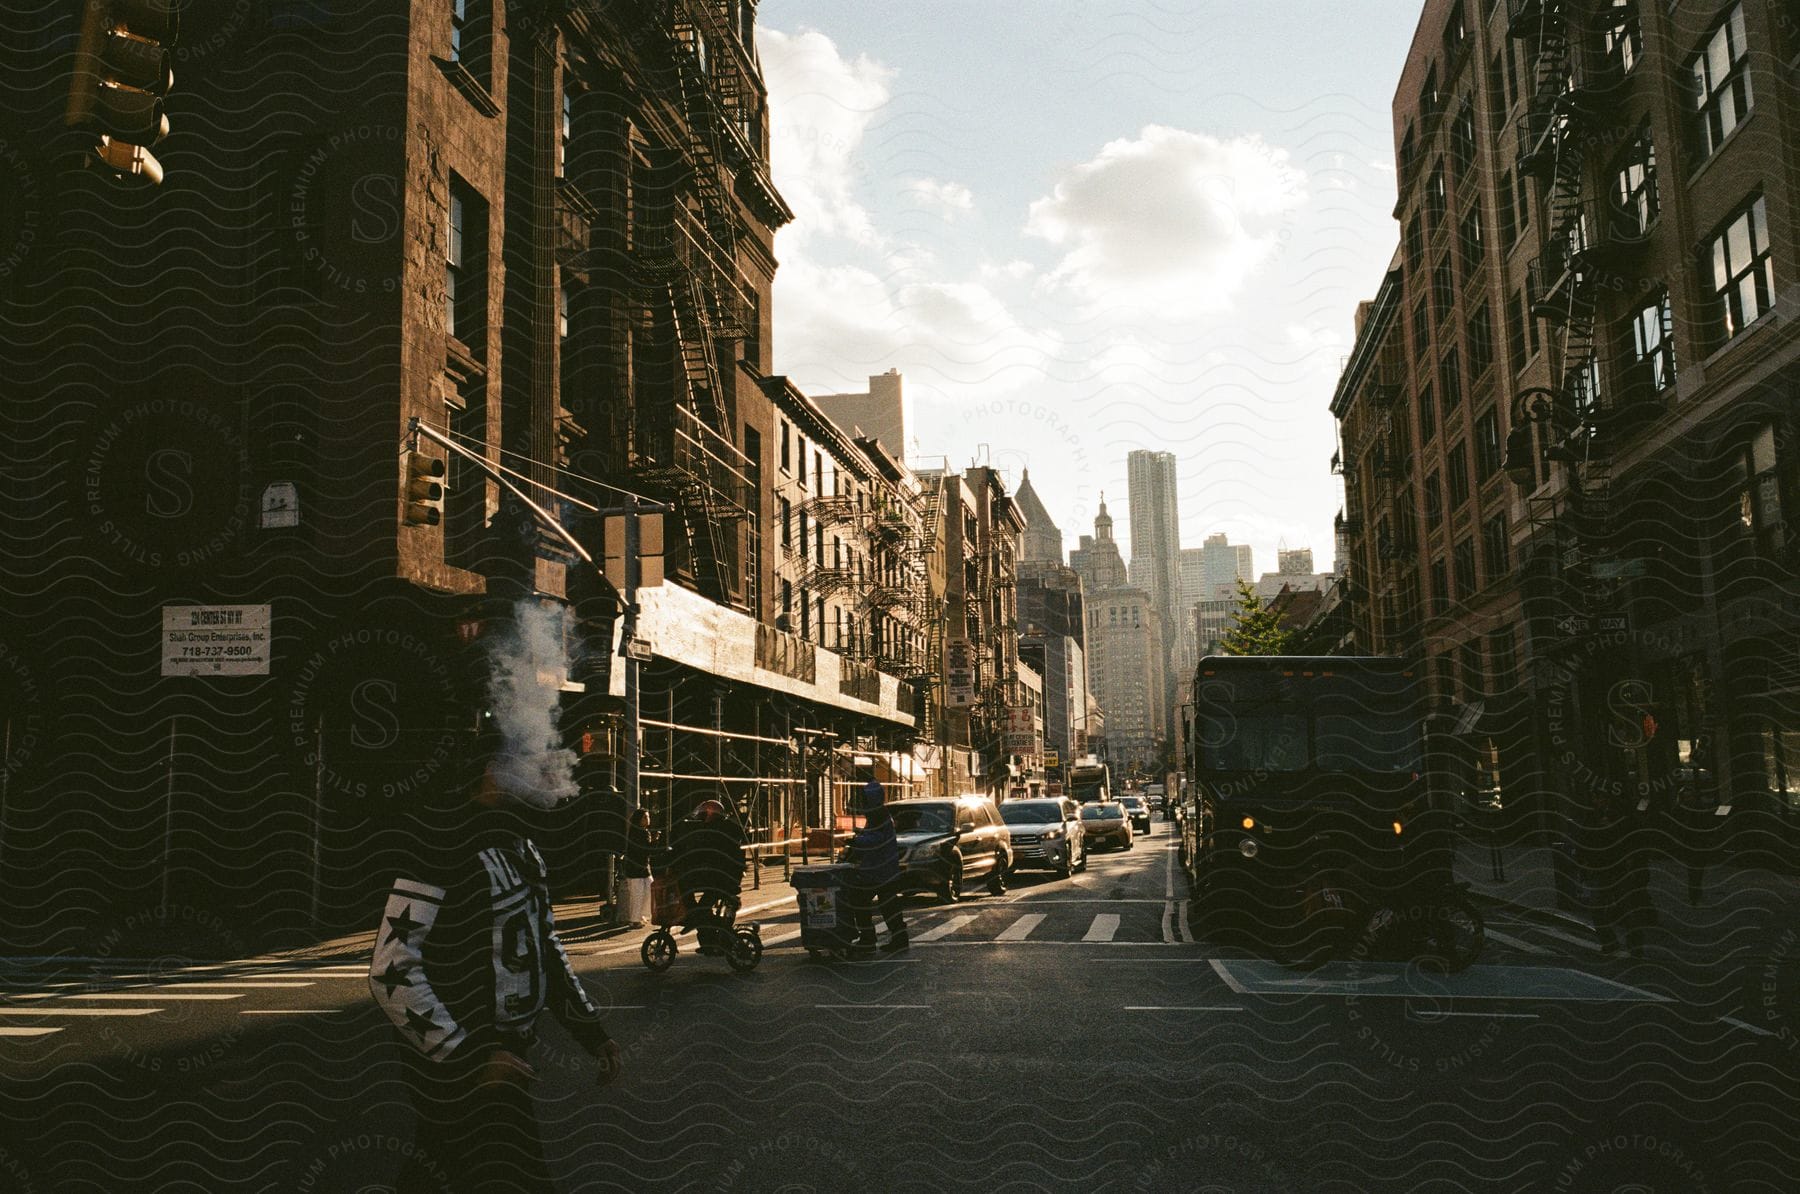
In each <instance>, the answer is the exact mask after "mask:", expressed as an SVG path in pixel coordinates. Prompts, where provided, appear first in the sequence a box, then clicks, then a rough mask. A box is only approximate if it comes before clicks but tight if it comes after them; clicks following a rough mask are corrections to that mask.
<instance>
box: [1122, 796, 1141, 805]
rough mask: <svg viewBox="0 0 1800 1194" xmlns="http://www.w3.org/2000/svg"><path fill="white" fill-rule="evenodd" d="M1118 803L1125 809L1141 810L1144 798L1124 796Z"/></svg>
mask: <svg viewBox="0 0 1800 1194" xmlns="http://www.w3.org/2000/svg"><path fill="white" fill-rule="evenodd" d="M1119 803H1120V804H1122V805H1124V806H1125V807H1126V808H1142V807H1143V806H1144V798H1143V797H1142V796H1125V797H1121V798H1120V800H1119Z"/></svg>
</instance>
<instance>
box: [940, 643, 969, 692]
mask: <svg viewBox="0 0 1800 1194" xmlns="http://www.w3.org/2000/svg"><path fill="white" fill-rule="evenodd" d="M944 703H945V704H946V705H949V706H950V707H951V708H953V709H965V708H967V707H969V706H970V705H973V704H974V703H975V658H974V654H973V652H972V650H971V648H970V645H969V640H968V639H966V638H953V639H951V640H950V641H949V642H948V643H946V644H945V645H944Z"/></svg>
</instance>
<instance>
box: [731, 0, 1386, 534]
mask: <svg viewBox="0 0 1800 1194" xmlns="http://www.w3.org/2000/svg"><path fill="white" fill-rule="evenodd" d="M760 11H761V18H760V22H761V29H762V33H761V41H760V52H761V54H762V58H763V66H764V71H765V74H766V75H767V77H768V82H769V87H770V92H771V98H772V106H773V112H772V115H771V129H772V136H773V141H774V172H775V178H776V182H777V185H778V186H780V187H781V188H782V190H783V193H784V194H785V195H786V196H787V197H788V199H789V202H790V203H791V204H792V205H793V206H794V207H795V209H796V211H797V212H798V214H799V219H798V220H796V222H795V224H794V225H792V226H790V227H789V228H788V229H784V230H783V231H782V233H781V234H780V235H779V238H778V239H777V242H776V251H777V255H778V256H779V257H780V259H781V262H782V267H781V271H780V273H779V274H778V275H777V279H776V295H775V347H774V351H775V368H776V370H777V371H779V372H783V373H787V374H788V375H790V376H791V377H792V378H793V379H794V381H795V382H796V383H797V384H798V385H800V387H801V388H802V389H804V390H807V391H808V392H813V393H818V392H831V391H836V390H845V389H860V388H863V386H864V384H865V379H866V378H867V376H868V375H869V374H872V373H880V372H884V371H886V370H887V369H889V368H891V367H897V368H899V369H900V371H901V372H902V373H903V374H904V375H905V377H906V391H907V396H908V406H909V411H908V417H909V427H908V436H909V439H910V441H911V442H909V443H908V444H907V445H906V450H907V454H908V456H909V458H911V459H913V460H914V461H915V462H917V463H928V462H935V461H936V460H939V459H942V458H944V457H946V456H947V457H948V458H949V462H950V463H951V464H952V465H953V466H956V467H961V466H964V465H967V464H970V463H973V462H975V461H977V460H983V461H985V462H988V463H993V464H995V465H997V466H998V467H1000V468H1002V469H1003V470H1005V471H1006V472H1007V473H1008V474H1009V480H1010V482H1011V483H1012V484H1013V485H1015V486H1016V485H1017V482H1018V479H1019V476H1020V475H1021V472H1022V470H1024V469H1025V468H1030V470H1031V478H1032V483H1033V485H1034V487H1036V488H1037V489H1038V491H1039V493H1040V494H1041V495H1042V496H1043V498H1044V500H1045V503H1046V505H1047V506H1048V507H1049V508H1050V511H1051V513H1052V514H1053V515H1054V516H1055V517H1056V519H1057V521H1058V523H1059V524H1060V525H1061V527H1062V530H1063V532H1064V537H1065V539H1066V540H1067V542H1068V543H1069V544H1070V545H1072V544H1073V543H1074V541H1075V537H1076V536H1077V535H1078V534H1080V533H1081V532H1083V531H1088V530H1091V523H1092V520H1093V517H1094V514H1095V511H1096V509H1097V504H1098V500H1099V497H1100V495H1101V493H1102V492H1104V493H1105V494H1106V495H1107V505H1108V508H1109V510H1110V511H1111V513H1112V514H1113V515H1114V517H1115V518H1116V519H1118V520H1119V522H1120V523H1121V526H1120V529H1119V537H1120V539H1122V540H1125V541H1126V542H1129V537H1128V534H1127V533H1126V528H1125V526H1124V525H1123V524H1125V523H1127V522H1128V520H1129V517H1130V512H1129V508H1128V505H1127V503H1126V501H1125V495H1126V486H1125V457H1126V453H1127V452H1129V451H1130V450H1131V449H1133V448H1157V449H1164V450H1169V451H1173V452H1175V453H1176V455H1177V457H1178V458H1179V460H1180V485H1181V505H1182V542H1183V544H1184V545H1198V544H1199V543H1200V541H1201V539H1202V538H1203V537H1204V536H1205V535H1206V534H1208V533H1210V532H1212V531H1216V530H1222V531H1225V532H1227V533H1228V534H1229V535H1230V536H1231V538H1232V541H1233V542H1248V543H1250V544H1251V545H1252V546H1253V547H1254V548H1255V549H1256V556H1257V567H1258V568H1259V569H1260V570H1272V569H1273V567H1274V551H1275V547H1276V545H1277V543H1278V542H1286V543H1287V544H1288V545H1289V546H1311V547H1312V548H1313V549H1314V554H1315V557H1316V559H1317V561H1318V565H1319V566H1320V567H1324V566H1325V565H1326V564H1327V562H1328V561H1329V559H1330V557H1331V554H1332V551H1331V519H1332V515H1333V514H1334V513H1335V512H1336V510H1337V509H1338V506H1339V504H1340V500H1341V489H1340V487H1339V485H1338V483H1337V479H1336V478H1335V477H1332V476H1331V475H1330V474H1329V472H1328V471H1327V463H1326V462H1327V460H1328V458H1329V457H1330V455H1331V451H1332V448H1333V427H1332V422H1331V419H1330V416H1329V414H1328V412H1327V409H1326V408H1327V404H1328V403H1329V401H1330V398H1331V389H1332V386H1333V384H1334V383H1335V380H1336V376H1337V371H1338V366H1339V360H1340V358H1341V357H1342V356H1343V354H1344V353H1345V352H1346V351H1348V345H1349V341H1350V337H1351V328H1352V319H1353V317H1354V313H1355V307H1356V304H1357V302H1358V301H1360V300H1362V299H1364V298H1367V297H1369V296H1371V295H1372V294H1373V293H1374V291H1375V288H1376V286H1377V284H1378V283H1379V281H1380V277H1381V273H1382V270H1383V269H1384V268H1385V266H1386V264H1387V261H1388V259H1389V257H1390V256H1391V254H1392V251H1393V247H1394V244H1395V241H1396V239H1397V229H1396V227H1395V225H1394V222H1393V220H1392V218H1391V217H1390V215H1389V213H1390V211H1391V209H1392V207H1393V203H1394V175H1393V148H1392V133H1391V121H1390V118H1389V115H1388V113H1389V104H1390V102H1391V99H1392V95H1393V90H1394V86H1395V82H1396V80H1397V79H1398V77H1399V73H1400V67H1401V64H1402V62H1403V61H1404V58H1405V54H1406V47H1407V43H1408V41H1409V40H1410V38H1411V36H1412V31H1413V27H1414V25H1415V24H1416V22H1417V18H1418V12H1419V4H1418V0H1411V2H1409V3H1396V2H1390V0H1357V2H1356V3H1354V4H1352V3H1331V4H1327V3H1320V2H1312V3H1303V2H1289V0H1256V2H1252V3H1247V4H1246V3H1242V2H1239V3H1235V4H1234V3H1226V2H1224V0H1204V2H1193V0H1189V2H1186V3H1177V2H1163V3H1154V4H1144V3H1134V4H1122V3H1094V2H1092V0H1034V2H1031V3H1025V2H1007V0H980V2H976V0H963V2H960V3H949V2H943V0H908V3H906V4H904V5H900V4H874V3H845V2H842V0H839V2H835V3H826V2H823V0H764V3H763V4H762V5H761V10H760Z"/></svg>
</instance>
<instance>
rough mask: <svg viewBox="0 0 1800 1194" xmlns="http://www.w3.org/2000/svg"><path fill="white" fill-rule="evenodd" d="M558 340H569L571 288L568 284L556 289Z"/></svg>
mask: <svg viewBox="0 0 1800 1194" xmlns="http://www.w3.org/2000/svg"><path fill="white" fill-rule="evenodd" d="M556 338H557V339H558V340H567V339H568V338H569V286H568V283H566V282H565V283H564V284H563V285H561V286H558V287H557V288H556Z"/></svg>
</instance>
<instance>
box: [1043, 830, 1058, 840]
mask: <svg viewBox="0 0 1800 1194" xmlns="http://www.w3.org/2000/svg"><path fill="white" fill-rule="evenodd" d="M1062 835H1063V831H1062V830H1061V829H1046V830H1044V840H1045V841H1047V842H1054V841H1058V840H1060V839H1061V838H1062Z"/></svg>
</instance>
